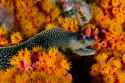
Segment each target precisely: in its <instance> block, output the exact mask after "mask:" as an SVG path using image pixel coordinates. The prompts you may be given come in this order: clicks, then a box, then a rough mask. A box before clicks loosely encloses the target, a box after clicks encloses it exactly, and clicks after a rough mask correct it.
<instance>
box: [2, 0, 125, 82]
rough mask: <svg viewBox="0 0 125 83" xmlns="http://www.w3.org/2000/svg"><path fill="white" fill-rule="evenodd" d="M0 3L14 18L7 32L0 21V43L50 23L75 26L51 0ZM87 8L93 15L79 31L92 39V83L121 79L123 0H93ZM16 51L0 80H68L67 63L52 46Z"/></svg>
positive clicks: (13, 41)
mask: <svg viewBox="0 0 125 83" xmlns="http://www.w3.org/2000/svg"><path fill="white" fill-rule="evenodd" d="M0 5H1V6H4V7H6V8H7V9H8V10H10V11H11V12H12V13H13V14H14V19H15V23H14V24H15V25H14V31H11V32H8V31H7V30H6V28H5V27H4V26H1V25H0V46H8V45H12V44H16V43H20V42H22V41H24V40H26V39H27V38H30V37H31V36H33V35H35V34H37V33H38V32H40V31H42V30H45V29H50V28H52V27H53V26H61V27H62V28H65V29H66V30H69V31H72V32H75V31H78V28H79V26H78V25H79V23H78V21H77V19H76V18H70V17H63V16H62V15H61V10H60V9H59V7H57V5H55V4H54V3H53V1H52V0H13V1H12V0H0ZM91 9H92V14H93V18H92V19H91V21H90V22H89V23H88V24H87V25H85V27H84V30H83V33H85V34H86V36H89V37H93V38H95V40H96V44H95V45H94V46H93V47H94V48H95V49H96V50H97V54H96V55H95V60H96V63H95V64H93V65H92V67H91V71H90V74H91V76H93V79H92V83H125V67H124V65H125V0H94V2H93V3H92V4H91ZM46 27H47V28H46ZM52 51H54V52H52ZM56 53H57V54H58V55H59V56H55V55H56ZM17 55H18V56H17V57H14V58H13V59H12V62H11V63H12V64H13V65H14V66H15V67H14V68H12V69H8V70H7V72H5V71H0V79H1V83H8V82H10V83H15V82H16V83H17V82H20V83H27V82H28V83H29V82H31V83H35V82H36V83H61V82H64V83H69V82H71V75H70V74H69V73H67V70H69V63H67V62H66V59H64V58H63V57H62V56H61V55H60V53H58V52H57V50H56V49H53V50H52V49H51V50H50V51H49V52H47V53H46V52H45V51H43V49H41V48H34V49H33V50H32V51H29V50H27V49H25V50H22V51H20V52H19V53H17ZM46 55H47V56H46ZM24 57H25V58H24ZM32 58H35V59H32ZM50 74H51V75H50ZM64 74H65V75H64ZM3 75H4V76H3ZM12 78H13V79H12ZM22 79H23V80H22ZM59 80H60V81H61V82H60V81H59ZM6 81H7V82H6Z"/></svg>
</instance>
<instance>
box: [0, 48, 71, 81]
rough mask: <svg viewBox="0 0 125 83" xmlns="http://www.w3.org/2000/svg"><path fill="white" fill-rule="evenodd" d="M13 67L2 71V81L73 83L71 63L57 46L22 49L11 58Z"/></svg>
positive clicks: (0, 72)
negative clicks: (69, 71) (45, 48)
mask: <svg viewBox="0 0 125 83" xmlns="http://www.w3.org/2000/svg"><path fill="white" fill-rule="evenodd" d="M10 62H11V65H13V67H12V68H9V69H7V70H6V71H0V83H71V81H72V76H71V74H69V73H68V70H69V69H70V63H69V62H68V61H67V59H66V58H65V57H64V55H63V54H62V53H60V52H59V51H58V49H56V48H50V49H49V50H48V51H46V50H44V49H42V48H39V47H36V48H33V49H32V50H31V51H29V50H27V49H22V50H21V51H19V52H18V53H17V54H16V56H14V57H13V58H12V59H11V61H10Z"/></svg>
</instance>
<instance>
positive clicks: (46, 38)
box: [0, 28, 95, 69]
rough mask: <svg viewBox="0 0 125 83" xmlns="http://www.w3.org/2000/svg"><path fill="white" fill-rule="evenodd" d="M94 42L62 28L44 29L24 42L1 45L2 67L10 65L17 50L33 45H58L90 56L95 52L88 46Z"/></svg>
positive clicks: (0, 59) (0, 66)
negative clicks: (10, 60) (6, 45)
mask: <svg viewBox="0 0 125 83" xmlns="http://www.w3.org/2000/svg"><path fill="white" fill-rule="evenodd" d="M93 42H94V41H93V40H91V39H90V38H86V37H82V36H81V35H79V33H76V32H68V31H66V30H64V29H62V28H53V29H50V30H46V31H42V32H40V33H38V34H37V35H35V36H34V37H31V38H30V39H28V40H26V41H24V42H22V43H19V44H16V45H12V46H8V47H0V69H3V68H7V67H9V66H10V64H9V59H10V58H11V57H12V56H13V55H14V54H16V52H17V51H19V50H21V49H24V48H28V49H32V48H33V47H38V46H39V47H43V48H45V49H48V48H49V47H56V48H61V49H62V50H64V51H66V49H70V50H71V51H72V52H73V53H75V54H77V55H80V56H88V55H93V54H95V50H94V49H90V48H87V47H88V46H90V45H92V44H93Z"/></svg>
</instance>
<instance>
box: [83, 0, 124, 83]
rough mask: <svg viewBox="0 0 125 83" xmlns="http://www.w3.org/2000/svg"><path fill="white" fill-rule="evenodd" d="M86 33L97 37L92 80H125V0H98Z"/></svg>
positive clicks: (104, 82) (116, 82) (118, 82)
mask: <svg viewBox="0 0 125 83" xmlns="http://www.w3.org/2000/svg"><path fill="white" fill-rule="evenodd" d="M92 11H93V20H92V21H91V23H89V24H88V25H87V26H86V27H87V29H86V31H85V34H87V35H88V36H93V37H94V38H95V39H96V45H95V47H96V49H97V51H98V53H97V55H96V56H95V59H96V63H95V64H94V65H93V66H92V67H91V72H90V73H91V75H92V76H93V80H92V83H125V80H124V79H125V72H124V71H125V68H124V64H125V63H124V62H125V61H124V55H125V43H124V42H125V28H124V23H125V0H121V1H119V0H95V2H94V3H93V4H92Z"/></svg>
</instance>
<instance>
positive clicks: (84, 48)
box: [70, 37, 96, 56]
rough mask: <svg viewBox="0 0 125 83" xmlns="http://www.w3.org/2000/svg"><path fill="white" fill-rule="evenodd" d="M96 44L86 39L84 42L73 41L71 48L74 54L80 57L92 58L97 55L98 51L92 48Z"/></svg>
mask: <svg viewBox="0 0 125 83" xmlns="http://www.w3.org/2000/svg"><path fill="white" fill-rule="evenodd" d="M93 44H94V40H92V39H90V38H88V37H86V38H84V39H83V40H80V41H78V40H71V41H70V48H71V50H72V52H73V53H75V54H78V55H80V56H90V55H94V54H95V53H96V50H95V49H93V48H90V47H91V46H92V45H93Z"/></svg>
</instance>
